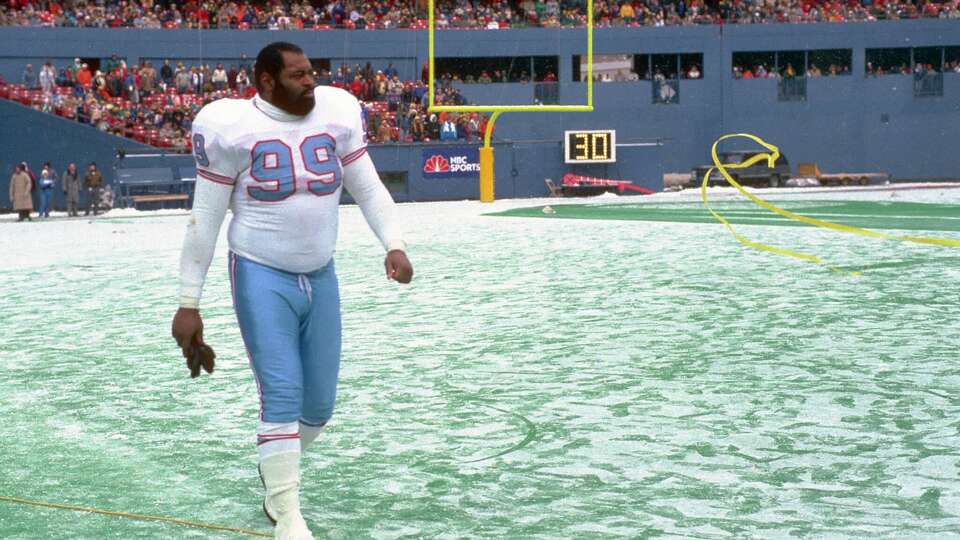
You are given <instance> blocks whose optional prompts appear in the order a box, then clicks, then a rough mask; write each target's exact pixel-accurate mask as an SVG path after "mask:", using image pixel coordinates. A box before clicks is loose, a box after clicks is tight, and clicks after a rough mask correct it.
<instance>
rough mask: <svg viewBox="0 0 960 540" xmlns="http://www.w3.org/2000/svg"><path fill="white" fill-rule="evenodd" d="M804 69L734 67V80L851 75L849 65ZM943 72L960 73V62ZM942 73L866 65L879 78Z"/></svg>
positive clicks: (921, 68)
mask: <svg viewBox="0 0 960 540" xmlns="http://www.w3.org/2000/svg"><path fill="white" fill-rule="evenodd" d="M801 71H803V70H802V68H801V69H800V70H797V69H795V68H794V67H793V65H792V64H789V63H788V64H787V65H786V66H785V67H783V68H781V69H780V70H776V69H773V68H772V67H767V65H765V64H762V63H761V64H757V65H754V66H749V65H747V66H742V65H739V64H737V65H734V66H733V78H734V79H768V78H788V77H802V76H804V75H806V76H807V77H813V78H815V77H832V76H838V75H850V67H849V66H847V65H839V64H830V65H829V66H828V67H826V68H824V69H821V68H820V67H819V66H817V65H816V64H813V63H811V64H810V66H809V67H808V68H807V69H806V71H805V72H803V73H801ZM943 72H946V73H960V60H948V61H946V62H945V63H944V64H943ZM937 73H940V70H939V69H938V68H937V67H936V66H935V65H934V64H930V63H927V64H924V63H922V62H918V63H916V64H915V65H914V67H913V69H910V66H909V65H908V64H906V63H903V64H900V65H899V66H890V67H887V68H884V67H883V66H880V65H874V64H873V62H867V64H866V74H867V75H868V76H871V77H879V76H882V75H913V76H914V78H916V79H922V78H923V77H925V76H928V75H933V74H937Z"/></svg>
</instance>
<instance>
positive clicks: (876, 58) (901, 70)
mask: <svg viewBox="0 0 960 540" xmlns="http://www.w3.org/2000/svg"><path fill="white" fill-rule="evenodd" d="M866 62H867V64H866V66H865V73H866V74H867V75H904V74H907V73H910V49H909V48H908V47H903V48H897V49H867V50H866Z"/></svg>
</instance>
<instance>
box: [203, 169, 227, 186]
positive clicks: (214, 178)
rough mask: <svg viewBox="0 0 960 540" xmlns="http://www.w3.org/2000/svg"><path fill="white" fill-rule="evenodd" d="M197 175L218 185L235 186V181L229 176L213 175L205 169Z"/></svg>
mask: <svg viewBox="0 0 960 540" xmlns="http://www.w3.org/2000/svg"><path fill="white" fill-rule="evenodd" d="M197 175H198V176H200V177H203V178H206V179H207V180H210V181H211V182H216V183H218V184H226V185H228V186H232V185H233V184H234V179H233V178H230V177H229V176H224V175H222V174H216V173H212V172H210V171H205V170H203V169H197Z"/></svg>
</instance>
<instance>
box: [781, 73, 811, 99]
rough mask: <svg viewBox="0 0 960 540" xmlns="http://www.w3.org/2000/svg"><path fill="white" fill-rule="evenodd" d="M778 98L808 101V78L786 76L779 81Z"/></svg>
mask: <svg viewBox="0 0 960 540" xmlns="http://www.w3.org/2000/svg"><path fill="white" fill-rule="evenodd" d="M777 99H778V100H779V101H806V100H807V78H806V77H784V78H782V79H780V81H779V82H778V83H777Z"/></svg>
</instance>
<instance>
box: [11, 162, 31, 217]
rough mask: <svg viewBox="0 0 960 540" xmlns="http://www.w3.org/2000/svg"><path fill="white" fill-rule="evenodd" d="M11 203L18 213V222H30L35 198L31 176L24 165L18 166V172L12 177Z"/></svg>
mask: <svg viewBox="0 0 960 540" xmlns="http://www.w3.org/2000/svg"><path fill="white" fill-rule="evenodd" d="M9 191H10V202H11V203H12V204H13V210H14V211H15V212H17V214H18V218H17V221H23V220H25V219H26V220H30V221H32V219H31V218H30V212H31V211H32V210H33V197H32V195H31V194H32V189H31V184H30V175H28V174H27V171H26V168H25V167H24V166H23V164H22V163H20V164H18V165H17V169H16V171H15V172H14V173H13V175H12V176H11V177H10V190H9Z"/></svg>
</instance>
